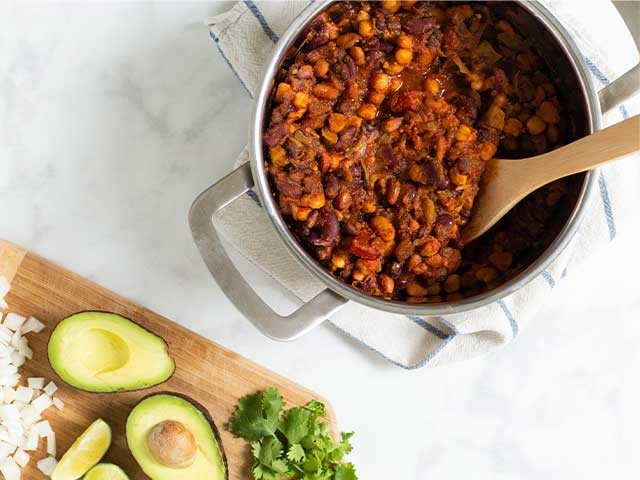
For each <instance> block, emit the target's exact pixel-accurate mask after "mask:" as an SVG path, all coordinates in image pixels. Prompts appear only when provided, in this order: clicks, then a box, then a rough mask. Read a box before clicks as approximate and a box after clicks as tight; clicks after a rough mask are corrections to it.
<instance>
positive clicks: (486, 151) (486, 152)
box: [480, 142, 498, 161]
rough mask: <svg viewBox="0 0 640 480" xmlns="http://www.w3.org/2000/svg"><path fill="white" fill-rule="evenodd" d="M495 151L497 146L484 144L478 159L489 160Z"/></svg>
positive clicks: (488, 143) (489, 143)
mask: <svg viewBox="0 0 640 480" xmlns="http://www.w3.org/2000/svg"><path fill="white" fill-rule="evenodd" d="M497 151H498V146H497V145H495V144H493V143H491V142H484V143H483V144H482V147H481V148H480V158H481V159H482V160H484V161H487V160H491V159H492V158H493V156H494V155H495V154H496V152H497Z"/></svg>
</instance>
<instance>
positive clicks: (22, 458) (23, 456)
mask: <svg viewBox="0 0 640 480" xmlns="http://www.w3.org/2000/svg"><path fill="white" fill-rule="evenodd" d="M29 459H30V457H29V454H28V453H27V452H25V451H24V450H17V451H16V453H14V454H13V460H14V461H15V462H16V463H17V464H18V466H19V467H21V468H24V467H26V466H27V464H28V463H29Z"/></svg>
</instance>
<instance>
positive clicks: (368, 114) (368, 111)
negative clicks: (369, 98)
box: [358, 103, 378, 120]
mask: <svg viewBox="0 0 640 480" xmlns="http://www.w3.org/2000/svg"><path fill="white" fill-rule="evenodd" d="M377 114H378V109H377V108H376V106H375V105H373V104H372V103H364V104H363V105H362V106H361V107H360V108H359V109H358V115H359V116H360V117H362V118H364V119H365V120H373V119H374V118H376V115H377Z"/></svg>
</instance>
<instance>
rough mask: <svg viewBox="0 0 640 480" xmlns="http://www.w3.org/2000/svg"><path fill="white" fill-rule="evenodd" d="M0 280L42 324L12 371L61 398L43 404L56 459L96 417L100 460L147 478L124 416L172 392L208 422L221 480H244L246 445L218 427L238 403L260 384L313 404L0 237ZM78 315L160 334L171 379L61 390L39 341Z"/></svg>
mask: <svg viewBox="0 0 640 480" xmlns="http://www.w3.org/2000/svg"><path fill="white" fill-rule="evenodd" d="M0 276H4V277H5V278H6V279H7V280H8V281H9V283H11V291H10V292H9V294H8V295H7V297H6V301H7V303H8V304H9V308H10V310H11V311H13V312H16V313H19V314H22V315H34V316H35V317H37V318H38V319H40V320H41V321H43V322H44V323H45V324H46V326H47V328H46V329H45V330H44V331H43V332H40V333H30V334H28V339H29V345H30V347H31V348H32V349H33V351H34V358H33V360H31V361H28V362H27V363H26V364H25V365H24V366H23V367H21V369H20V372H21V373H22V375H23V378H26V377H29V376H37V377H45V379H47V380H54V381H55V382H56V384H57V385H58V388H59V390H58V392H57V393H56V395H57V396H58V397H59V398H60V399H61V400H62V401H64V403H65V408H64V410H63V411H58V410H57V409H56V408H55V407H51V408H50V409H49V410H47V411H46V413H45V417H46V418H47V419H48V420H49V421H50V422H51V425H52V426H53V428H54V430H55V432H56V439H57V443H58V458H60V456H61V454H62V453H64V452H65V451H66V450H67V448H68V447H69V446H70V445H71V443H72V442H73V440H74V439H75V438H76V437H77V436H78V435H79V434H80V433H82V431H83V430H84V429H85V428H86V427H87V426H88V425H89V424H90V423H91V422H92V421H93V420H95V419H96V418H99V417H100V418H103V419H104V420H106V421H107V422H108V423H109V425H111V428H112V430H113V443H112V445H111V448H110V449H109V451H108V452H107V455H106V456H105V458H104V459H103V461H106V462H112V463H115V464H117V465H120V466H121V467H122V468H123V469H124V470H125V471H126V472H127V473H128V474H129V476H130V477H131V479H136V480H142V479H145V478H147V477H146V475H144V473H142V471H141V470H140V468H139V467H138V465H137V464H136V462H135V460H134V459H133V457H132V456H131V454H130V453H129V450H128V448H127V444H126V441H125V436H124V432H125V430H124V428H125V422H126V418H127V415H128V413H129V411H130V410H131V408H132V407H133V405H135V404H136V402H138V401H139V400H140V399H141V398H142V397H144V396H146V395H148V394H149V393H151V392H160V391H167V392H178V393H182V394H186V395H188V396H189V397H191V398H193V399H194V400H196V401H197V402H199V403H200V404H202V405H203V406H204V407H206V408H207V409H208V411H209V413H210V415H211V417H212V418H213V419H214V421H215V423H216V425H217V427H218V430H219V431H220V435H221V437H222V444H223V447H224V450H225V453H226V456H227V461H228V464H229V478H230V479H232V480H239V479H243V480H244V479H249V478H251V475H250V473H249V472H250V470H249V467H250V458H249V447H248V445H247V444H246V443H245V441H244V440H240V439H236V438H234V437H233V435H231V434H230V433H229V432H228V431H227V430H226V425H227V422H228V420H229V418H230V417H231V415H232V413H233V411H234V409H235V406H236V405H237V403H238V399H239V398H240V397H242V396H243V395H246V394H248V393H253V392H255V391H257V390H262V389H264V388H266V387H268V386H275V387H277V388H278V389H279V390H280V393H281V394H282V395H283V396H284V398H285V400H286V401H287V404H288V406H294V405H303V404H305V403H306V402H308V401H309V400H311V399H312V398H318V399H320V398H319V397H318V396H317V395H316V394H314V393H313V392H310V391H309V390H306V389H304V388H302V387H300V386H298V385H296V384H295V383H293V382H290V381H289V380H287V379H285V378H282V377H280V376H278V375H276V374H274V373H272V372H270V371H268V370H266V369H264V368H262V367H260V366H259V365H256V364H255V363H253V362H250V361H249V360H247V359H245V358H243V357H241V356H239V355H237V354H235V353H233V352H230V351H229V350H226V349H224V348H222V347H221V346H220V345H217V344H215V343H213V342H211V341H209V340H207V339H206V338H203V337H201V336H199V335H197V334H195V333H193V332H190V331H189V330H186V329H184V328H182V327H181V326H179V325H177V324H175V323H173V322H172V321H170V320H168V319H166V318H163V317H161V316H160V315H157V314H155V313H153V312H151V311H149V310H147V309H145V308H143V307H140V306H138V305H136V304H134V303H132V302H130V301H128V300H126V299H124V298H122V297H120V296H118V295H115V294H114V293H111V292H109V291H108V290H106V289H104V288H102V287H99V286H98V285H96V284H94V283H91V282H89V281H88V280H85V279H84V278H82V277H80V276H78V275H76V274H74V273H71V272H69V271H67V270H65V269H63V268H61V267H59V266H57V265H54V264H53V263H51V262H49V261H47V260H46V259H44V258H41V257H39V256H37V255H35V254H33V253H30V252H27V251H25V250H23V249H21V248H20V247H17V246H15V245H13V244H11V243H8V242H6V241H3V240H0ZM82 310H105V311H109V312H114V313H118V314H121V315H124V316H125V317H127V318H130V319H131V320H133V321H135V322H137V323H139V324H140V325H142V326H143V327H145V328H147V329H149V330H150V331H152V332H154V333H156V334H157V335H160V336H161V337H162V338H164V339H165V340H166V341H167V343H168V344H169V352H170V354H171V356H172V357H173V358H174V360H175V362H176V371H175V374H174V375H173V377H171V379H169V380H168V381H167V382H166V383H164V384H162V385H158V386H157V387H154V388H150V389H147V390H142V391H139V392H126V393H106V394H96V393H87V392H83V391H80V390H76V389H74V388H72V387H69V386H67V385H65V384H64V383H63V382H62V380H60V379H59V378H58V377H57V376H56V374H55V373H54V372H53V370H52V369H51V367H50V366H49V362H48V359H47V341H48V338H49V335H50V334H51V332H52V330H53V328H54V327H55V325H56V324H57V322H58V321H60V320H61V319H63V318H65V317H67V316H68V315H70V314H72V313H75V312H79V311H82ZM265 341H268V340H265ZM320 400H322V399H320ZM325 403H326V402H325ZM327 410H328V418H329V421H330V422H331V424H332V426H333V427H334V430H335V417H334V414H333V411H332V409H331V406H330V405H328V404H327ZM44 443H45V442H44V441H43V440H41V442H40V448H39V450H38V451H37V452H36V453H35V454H34V455H33V456H32V460H31V461H30V463H29V466H28V467H27V468H26V469H25V470H23V476H22V478H23V479H25V478H26V479H28V480H30V479H41V478H44V475H42V474H41V473H40V472H39V471H38V470H37V469H36V467H35V463H36V460H37V459H40V458H44V457H45V456H46V453H45V448H44ZM177 478H179V476H176V479H177Z"/></svg>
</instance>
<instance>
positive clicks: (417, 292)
mask: <svg viewBox="0 0 640 480" xmlns="http://www.w3.org/2000/svg"><path fill="white" fill-rule="evenodd" d="M406 290H407V295H410V296H412V297H424V296H425V295H427V294H428V293H429V291H428V290H427V289H426V288H425V287H423V286H422V285H420V284H419V283H418V282H416V281H415V280H414V281H412V282H409V283H408V284H407V288H406Z"/></svg>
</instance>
